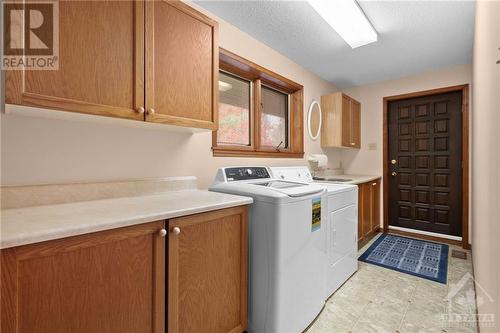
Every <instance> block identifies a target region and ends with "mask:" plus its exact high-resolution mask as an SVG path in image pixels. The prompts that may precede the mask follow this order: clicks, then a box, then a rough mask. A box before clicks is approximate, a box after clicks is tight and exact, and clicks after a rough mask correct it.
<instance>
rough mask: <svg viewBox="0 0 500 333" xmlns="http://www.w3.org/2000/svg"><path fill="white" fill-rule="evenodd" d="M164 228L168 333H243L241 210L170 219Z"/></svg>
mask: <svg viewBox="0 0 500 333" xmlns="http://www.w3.org/2000/svg"><path fill="white" fill-rule="evenodd" d="M168 225H169V239H168V251H169V252H168V331H169V332H175V333H190V332H198V333H204V332H207V333H209V332H210V333H225V332H232V333H236V332H243V331H244V330H245V328H246V323H247V256H248V252H247V251H248V249H247V237H248V235H247V208H246V207H236V208H229V209H224V210H219V211H215V212H210V213H204V214H197V215H192V216H188V217H182V218H176V219H172V220H169V222H168ZM176 228H177V229H176Z"/></svg>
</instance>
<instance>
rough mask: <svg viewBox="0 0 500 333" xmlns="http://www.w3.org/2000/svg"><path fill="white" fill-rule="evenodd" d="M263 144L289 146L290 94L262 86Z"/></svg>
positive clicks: (261, 131)
mask: <svg viewBox="0 0 500 333" xmlns="http://www.w3.org/2000/svg"><path fill="white" fill-rule="evenodd" d="M260 126H261V129H260V142H261V145H262V146H272V147H278V145H279V147H280V148H287V147H288V95H287V94H284V93H281V92H279V91H276V90H274V89H271V88H268V87H264V86H262V116H261V125H260Z"/></svg>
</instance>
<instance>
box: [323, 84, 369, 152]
mask: <svg viewBox="0 0 500 333" xmlns="http://www.w3.org/2000/svg"><path fill="white" fill-rule="evenodd" d="M321 111H322V117H323V121H322V125H321V146H322V147H338V148H358V149H359V148H360V147H361V104H360V103H359V102H358V101H356V100H355V99H353V98H351V97H349V96H347V95H345V94H343V93H341V92H338V93H333V94H330V95H325V96H321Z"/></svg>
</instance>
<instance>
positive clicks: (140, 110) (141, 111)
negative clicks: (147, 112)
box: [137, 106, 144, 114]
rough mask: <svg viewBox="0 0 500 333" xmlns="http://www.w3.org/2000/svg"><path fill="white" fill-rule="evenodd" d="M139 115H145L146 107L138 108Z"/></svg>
mask: <svg viewBox="0 0 500 333" xmlns="http://www.w3.org/2000/svg"><path fill="white" fill-rule="evenodd" d="M137 113H140V114H143V113H144V106H140V107H139V108H137Z"/></svg>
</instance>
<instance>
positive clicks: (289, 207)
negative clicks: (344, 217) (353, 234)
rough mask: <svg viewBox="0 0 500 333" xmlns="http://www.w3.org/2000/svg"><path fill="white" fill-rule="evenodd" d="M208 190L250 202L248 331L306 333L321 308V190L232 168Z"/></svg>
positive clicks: (255, 169)
mask: <svg viewBox="0 0 500 333" xmlns="http://www.w3.org/2000/svg"><path fill="white" fill-rule="evenodd" d="M209 190H210V191H216V192H223V193H229V194H237V195H243V196H249V197H252V198H253V200H254V203H253V204H252V205H251V206H250V209H249V318H248V332H249V333H300V332H302V331H304V330H305V329H306V328H307V326H308V325H309V324H310V323H311V322H312V321H313V320H314V319H315V317H316V316H317V315H318V314H319V313H320V312H321V310H322V308H323V306H324V303H325V295H324V287H323V286H324V284H325V277H326V272H325V268H326V267H325V265H324V262H325V260H326V258H325V253H324V251H323V250H322V241H323V240H322V238H321V228H322V223H323V221H322V220H321V217H322V213H321V210H322V205H323V204H324V202H322V200H323V199H324V198H325V197H324V193H325V189H324V187H323V186H320V185H316V184H304V183H297V182H292V181H282V180H276V179H273V178H272V177H271V174H270V171H269V169H268V168H266V167H231V168H221V169H219V170H218V172H217V176H216V179H215V181H214V183H213V185H212V186H211V187H210V189H209Z"/></svg>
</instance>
